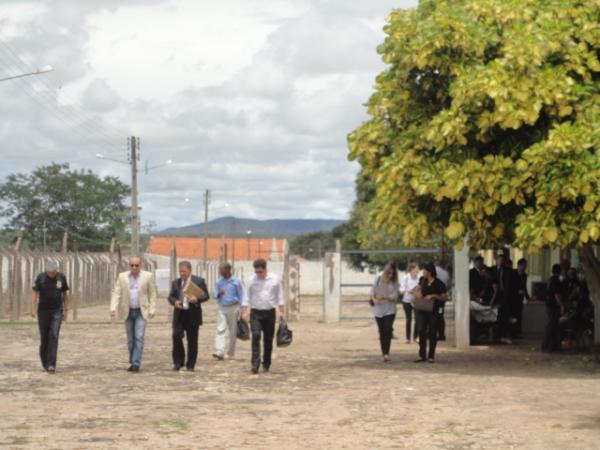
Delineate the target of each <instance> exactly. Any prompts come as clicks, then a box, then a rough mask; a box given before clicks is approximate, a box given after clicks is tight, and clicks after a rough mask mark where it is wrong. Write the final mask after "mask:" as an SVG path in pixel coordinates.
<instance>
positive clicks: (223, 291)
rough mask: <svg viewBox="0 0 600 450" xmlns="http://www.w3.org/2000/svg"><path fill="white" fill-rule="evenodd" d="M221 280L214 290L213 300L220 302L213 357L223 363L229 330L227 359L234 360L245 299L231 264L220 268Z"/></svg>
mask: <svg viewBox="0 0 600 450" xmlns="http://www.w3.org/2000/svg"><path fill="white" fill-rule="evenodd" d="M219 274H220V275H221V278H219V281H217V284H216V286H215V287H214V289H213V293H212V294H213V298H215V299H216V300H217V301H218V302H219V311H218V313H217V333H216V336H215V352H214V353H213V357H215V358H216V359H218V360H220V361H222V360H223V359H225V332H226V331H228V330H229V342H228V345H227V357H228V358H229V359H233V357H234V354H235V341H236V339H237V321H238V317H239V312H240V305H241V304H242V299H243V297H244V291H243V289H242V283H241V282H240V280H239V279H238V278H237V277H235V276H233V275H232V274H231V264H229V263H228V262H224V263H222V264H221V265H220V266H219Z"/></svg>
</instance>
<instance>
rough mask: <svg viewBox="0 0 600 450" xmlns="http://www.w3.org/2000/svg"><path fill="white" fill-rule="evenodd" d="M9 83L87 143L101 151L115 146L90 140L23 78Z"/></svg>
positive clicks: (72, 121)
mask: <svg viewBox="0 0 600 450" xmlns="http://www.w3.org/2000/svg"><path fill="white" fill-rule="evenodd" d="M0 61H3V60H2V58H1V57H0ZM11 66H12V65H11ZM12 67H13V68H14V66H12ZM11 83H14V84H16V85H18V86H19V88H20V89H21V90H22V91H23V93H24V94H26V95H27V96H28V97H29V98H30V99H31V100H33V101H34V102H35V103H37V104H38V105H39V106H40V107H42V108H43V109H44V110H46V111H47V112H49V113H50V115H51V116H52V117H53V118H55V119H56V120H58V121H60V122H62V123H63V124H64V125H66V126H67V127H68V128H69V129H71V130H72V131H73V132H74V133H76V134H78V135H79V136H80V137H81V138H82V139H83V140H84V141H85V142H87V143H88V144H91V145H94V146H96V147H97V148H99V149H102V151H104V152H105V151H106V150H107V149H106V147H109V148H114V146H115V144H114V143H109V142H105V143H103V144H101V143H100V142H99V141H97V140H91V139H90V135H89V134H87V133H85V132H84V131H82V130H81V129H80V128H79V126H80V124H79V123H78V122H76V121H74V120H73V119H72V118H70V117H69V116H67V115H65V114H64V113H63V111H61V110H60V108H56V107H53V105H52V104H51V103H50V104H48V103H47V102H44V101H43V100H42V99H40V98H39V97H38V96H37V95H36V92H35V88H34V87H33V86H31V85H30V84H29V83H28V82H26V81H25V80H24V79H20V78H19V79H16V80H12V81H11Z"/></svg>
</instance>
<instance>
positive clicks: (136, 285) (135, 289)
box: [129, 273, 140, 309]
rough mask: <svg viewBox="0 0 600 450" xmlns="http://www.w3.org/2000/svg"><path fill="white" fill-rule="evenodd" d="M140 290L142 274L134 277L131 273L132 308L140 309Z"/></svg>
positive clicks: (130, 305)
mask: <svg viewBox="0 0 600 450" xmlns="http://www.w3.org/2000/svg"><path fill="white" fill-rule="evenodd" d="M139 291H140V276H139V275H138V276H137V277H134V276H133V275H131V273H130V274H129V307H130V308H132V309H139V307H140V301H139V298H138V293H139Z"/></svg>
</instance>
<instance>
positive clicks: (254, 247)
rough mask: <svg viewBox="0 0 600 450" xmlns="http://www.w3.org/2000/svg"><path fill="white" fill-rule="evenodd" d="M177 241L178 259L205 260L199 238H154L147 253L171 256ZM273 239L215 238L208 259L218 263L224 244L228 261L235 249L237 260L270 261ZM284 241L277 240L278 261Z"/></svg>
mask: <svg viewBox="0 0 600 450" xmlns="http://www.w3.org/2000/svg"><path fill="white" fill-rule="evenodd" d="M173 239H175V243H176V250H177V257H178V258H189V259H202V258H204V238H201V237H200V238H198V237H176V238H173V237H172V236H152V237H151V238H150V245H148V250H147V252H148V253H150V254H153V255H162V256H169V255H170V254H171V246H172V243H173ZM272 242H273V239H270V238H264V239H259V238H250V239H247V238H235V239H232V238H228V237H226V238H224V239H223V238H215V237H209V238H208V239H207V244H208V245H207V247H208V254H207V256H208V259H209V260H214V261H218V260H219V257H220V248H221V245H222V244H225V246H226V253H227V254H226V259H232V251H233V249H235V257H234V258H233V259H236V260H240V259H242V260H254V259H257V258H264V259H269V257H270V256H271V252H272V251H273V249H272V248H271V247H272ZM284 242H285V240H284V239H275V246H276V252H277V259H279V258H281V257H282V255H283V246H284Z"/></svg>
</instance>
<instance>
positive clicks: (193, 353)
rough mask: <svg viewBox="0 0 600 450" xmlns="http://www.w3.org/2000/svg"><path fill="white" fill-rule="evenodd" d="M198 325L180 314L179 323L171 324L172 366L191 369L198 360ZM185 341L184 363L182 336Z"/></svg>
mask: <svg viewBox="0 0 600 450" xmlns="http://www.w3.org/2000/svg"><path fill="white" fill-rule="evenodd" d="M198 328H200V325H198V324H197V323H196V322H195V321H194V322H192V321H191V320H189V318H188V317H187V316H186V315H184V314H181V311H180V316H179V321H178V322H176V323H173V365H175V366H177V367H183V366H184V365H185V367H187V368H188V369H193V368H194V366H195V365H196V359H197V358H198ZM184 334H185V337H186V340H187V362H186V361H185V348H184V347H183V335H184Z"/></svg>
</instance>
